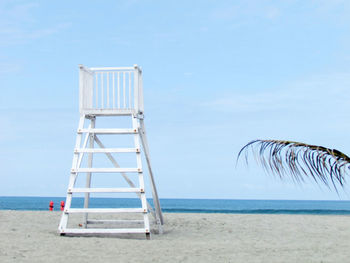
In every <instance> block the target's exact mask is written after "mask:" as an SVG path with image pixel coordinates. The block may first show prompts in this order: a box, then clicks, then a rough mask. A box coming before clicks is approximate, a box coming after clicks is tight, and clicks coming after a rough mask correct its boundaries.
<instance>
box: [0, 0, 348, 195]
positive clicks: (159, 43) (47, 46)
mask: <svg viewBox="0 0 350 263" xmlns="http://www.w3.org/2000/svg"><path fill="white" fill-rule="evenodd" d="M349 12H350V2H349V1H340V0H339V1H311V0H309V1H288V0H286V1H264V0H259V1H258V0H256V1H254V0H252V1H238V0H237V1H207V0H203V1H136V0H135V1H133V0H132V1H62V0H61V1H17V0H11V1H9V0H1V1H0V113H1V121H0V127H1V129H0V167H1V169H0V180H1V183H0V196H64V195H65V193H66V189H67V185H68V179H69V172H70V168H71V163H72V156H73V148H74V144H75V138H76V129H77V125H78V120H79V109H78V64H84V65H86V66H88V67H99V66H105V67H108V66H116V67H118V66H132V65H134V64H138V65H140V66H142V69H143V79H144V96H145V116H146V118H145V123H146V128H147V133H148V140H149V145H150V154H151V160H152V166H153V170H154V176H155V179H156V183H157V188H158V192H159V196H160V198H224V199H312V200H314V199H315V200H333V199H334V200H348V199H349V187H350V186H349V185H347V186H346V187H345V190H344V191H341V192H340V194H339V195H337V194H336V193H335V191H330V190H328V189H327V188H325V187H322V186H318V185H316V184H315V183H313V182H311V181H307V182H306V183H305V184H303V185H296V184H294V183H293V182H292V181H289V180H285V181H280V180H278V179H277V178H275V177H274V176H273V175H271V174H266V173H265V172H264V171H263V170H262V169H261V168H260V167H259V166H258V165H255V164H254V161H252V162H251V164H250V165H249V167H246V166H245V165H244V164H243V163H240V162H239V163H238V164H237V165H236V158H237V154H238V152H239V150H240V149H241V148H242V147H243V146H244V145H245V144H246V143H248V142H249V141H251V140H254V139H286V140H294V141H301V142H306V143H310V144H317V145H323V146H325V147H329V148H336V149H338V150H340V151H343V152H344V153H347V154H350V141H349V138H350V135H349V131H350V122H349V119H350V104H349V99H350V92H349V84H350V16H349V15H348V14H349ZM148 189H149V188H148ZM146 191H147V189H146ZM149 192H150V191H149Z"/></svg>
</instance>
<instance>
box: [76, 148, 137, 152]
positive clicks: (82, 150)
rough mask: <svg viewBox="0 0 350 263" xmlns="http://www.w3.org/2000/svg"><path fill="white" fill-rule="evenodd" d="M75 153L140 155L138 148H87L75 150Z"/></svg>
mask: <svg viewBox="0 0 350 263" xmlns="http://www.w3.org/2000/svg"><path fill="white" fill-rule="evenodd" d="M74 152H75V153H135V152H136V153H138V152H140V149H138V148H85V149H74Z"/></svg>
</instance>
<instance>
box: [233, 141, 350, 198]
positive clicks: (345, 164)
mask: <svg viewBox="0 0 350 263" xmlns="http://www.w3.org/2000/svg"><path fill="white" fill-rule="evenodd" d="M249 151H252V152H253V153H254V154H255V160H256V161H257V162H259V163H260V164H262V166H263V167H264V169H265V170H266V171H267V172H272V173H273V174H275V175H277V176H279V177H280V178H281V179H283V178H285V177H291V178H292V179H293V180H294V181H296V182H303V181H304V180H305V178H307V177H309V178H312V179H313V180H314V181H315V182H316V183H323V184H324V185H326V186H327V187H329V188H330V186H332V187H333V188H334V189H335V190H336V191H337V192H338V187H339V186H341V187H344V183H345V177H344V176H345V174H346V172H347V171H348V170H349V168H350V158H349V157H348V156H347V155H346V154H344V153H342V152H340V151H338V150H336V149H328V148H326V147H323V146H317V145H310V144H306V143H300V142H293V141H281V140H254V141H251V142H249V143H248V144H246V145H245V146H244V147H243V148H242V149H241V150H240V152H239V153H238V157H237V160H238V159H239V158H240V156H241V155H243V154H245V160H246V162H247V164H248V153H249Z"/></svg>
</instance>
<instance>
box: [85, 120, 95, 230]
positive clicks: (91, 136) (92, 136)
mask: <svg viewBox="0 0 350 263" xmlns="http://www.w3.org/2000/svg"><path fill="white" fill-rule="evenodd" d="M90 122H91V126H90V127H91V128H92V129H93V128H95V124H96V117H91V119H90ZM94 142H95V134H93V133H91V134H89V148H90V149H92V148H94ZM92 160H93V154H92V153H89V155H88V167H89V168H91V167H92ZM91 175H92V173H86V184H85V187H86V188H90V187H91ZM89 202H90V193H85V197H84V208H89ZM87 220H88V213H86V214H84V218H83V226H84V228H87Z"/></svg>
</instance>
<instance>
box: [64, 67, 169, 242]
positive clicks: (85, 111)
mask: <svg viewBox="0 0 350 263" xmlns="http://www.w3.org/2000/svg"><path fill="white" fill-rule="evenodd" d="M79 69H80V73H79V108H80V120H79V126H78V131H77V139H76V145H75V149H74V156H73V164H72V169H71V173H70V179H69V184H68V190H67V198H66V203H65V207H64V211H63V214H62V217H61V221H60V224H59V229H58V230H59V233H60V234H61V235H65V234H70V235H85V234H88V235H95V234H124V233H128V234H132V233H135V234H136V233H139V234H146V237H147V238H149V237H150V233H151V226H150V224H151V223H152V222H150V220H149V214H152V215H153V218H154V223H155V225H156V229H157V230H158V232H159V233H162V224H163V216H162V211H161V208H160V204H159V199H158V194H157V189H156V185H155V181H154V178H153V173H152V169H151V162H150V155H149V148H148V142H147V137H146V131H145V125H144V114H143V113H144V111H143V87H142V71H141V68H140V67H138V66H137V65H134V67H120V68H114V67H113V68H112V67H111V68H87V67H84V66H83V65H79ZM106 117H107V118H108V120H109V121H108V122H105V124H104V125H103V127H98V128H97V123H96V121H97V119H98V120H99V121H100V120H101V121H102V119H103V118H104V121H105V119H106ZM128 117H130V118H128ZM121 118H124V121H125V118H127V121H129V122H130V120H131V122H130V126H128V127H127V128H125V127H124V126H123V128H121V127H118V128H115V127H113V128H111V127H110V126H113V125H116V124H118V123H123V122H118V120H120V119H121ZM101 123H103V121H102V122H101ZM107 124H108V125H107ZM106 126H108V127H106ZM130 136H131V137H130ZM83 137H85V138H83ZM100 137H101V138H100ZM102 137H104V139H106V141H109V142H114V143H115V142H118V139H119V142H120V143H121V144H123V143H122V142H124V141H126V138H127V137H129V140H130V139H131V141H132V142H133V145H132V146H131V147H130V146H129V147H118V146H117V147H114V148H106V147H105V145H104V144H103V143H102V141H104V140H103V139H102ZM111 139H112V140H111ZM140 141H141V144H142V147H141V144H140ZM95 146H98V148H95ZM141 152H143V153H144V160H145V162H146V163H147V167H148V176H149V179H150V186H151V190H152V196H153V205H154V208H153V207H152V206H151V205H150V204H149V203H148V202H147V200H146V194H145V183H144V170H143V168H142V156H141ZM116 154H118V159H119V157H123V156H125V155H129V159H130V155H131V154H134V158H133V161H134V162H135V157H136V163H135V165H134V166H133V167H126V168H125V167H123V165H122V164H121V163H119V162H117V160H116V158H115V155H116ZM97 155H99V156H100V155H105V156H106V157H107V158H108V159H109V161H110V162H109V161H108V165H109V167H106V166H108V165H107V163H106V161H107V159H106V161H105V162H100V163H97V162H96V161H95V158H96V157H98V156H97ZM99 158H101V157H99ZM93 160H94V162H93ZM129 162H130V160H129ZM101 163H102V167H96V166H95V164H96V165H98V164H99V165H100V166H101ZM110 166H112V167H110ZM106 175H108V176H109V179H110V180H111V176H112V179H113V178H116V177H118V178H119V180H120V178H122V179H123V181H125V183H126V184H125V185H126V186H127V187H119V186H118V187H115V186H113V187H111V185H110V184H109V183H107V184H108V185H106V186H102V187H100V186H98V187H93V186H92V185H93V183H92V179H93V178H96V177H98V179H99V180H98V183H99V184H100V185H101V182H103V180H102V177H103V176H106ZM93 176H94V177H93ZM92 177H93V178H92ZM79 179H83V187H80V186H79V183H77V181H79ZM137 181H138V182H137ZM107 182H109V181H108V180H107ZM135 182H136V183H135ZM80 183H81V182H80ZM130 193H135V194H136V196H137V197H138V199H139V201H140V202H139V207H136V208H135V207H132V208H127V207H125V205H120V204H121V203H122V202H119V203H118V204H119V205H120V207H117V208H116V207H115V206H113V207H104V208H100V207H98V208H91V207H90V205H89V204H90V202H89V201H90V195H94V196H96V195H98V194H99V195H102V196H105V195H106V194H108V195H109V197H110V196H111V195H117V197H118V195H125V194H130ZM73 195H74V197H75V196H77V195H78V196H79V195H83V197H84V204H81V205H80V207H75V205H74V200H78V199H77V198H76V199H74V197H73ZM80 200H81V199H80ZM122 200H123V199H122ZM72 201H73V206H72ZM75 214H81V215H82V216H81V217H78V221H74V220H73V221H74V222H73V223H71V222H69V221H71V219H70V217H71V216H73V215H75ZM94 216H97V219H96V218H93V217H94ZM103 216H106V217H107V218H102V217H103ZM137 216H138V217H137ZM79 220H80V221H79ZM77 222H78V223H77ZM79 222H80V223H79Z"/></svg>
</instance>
